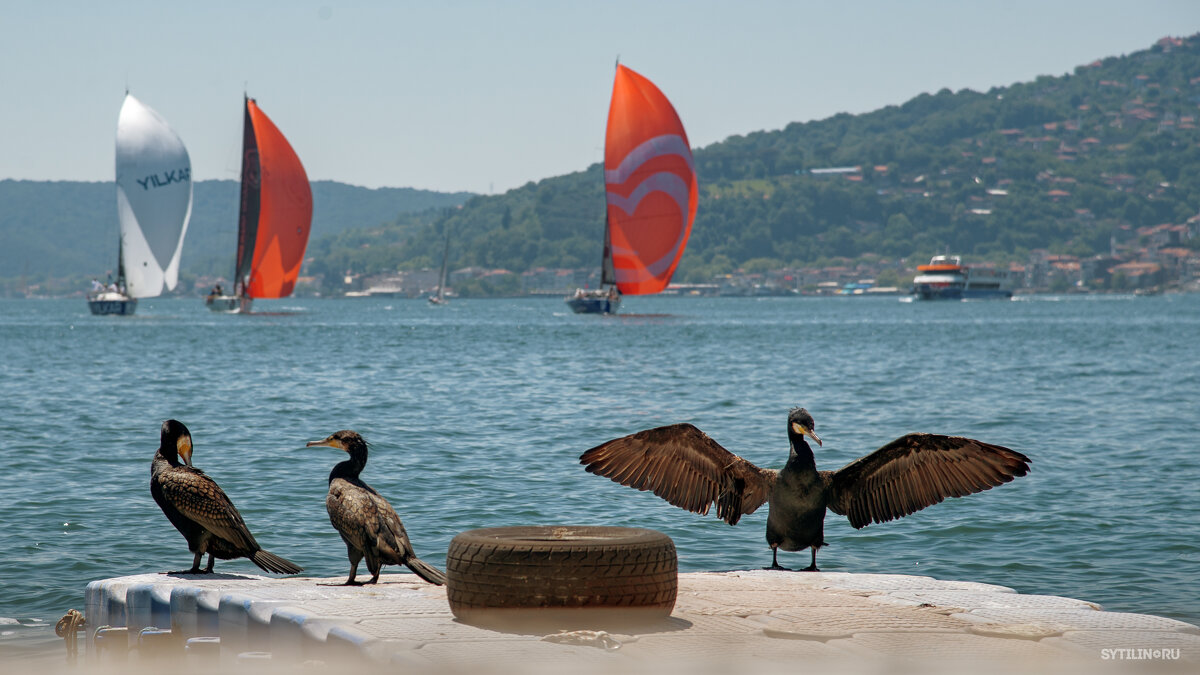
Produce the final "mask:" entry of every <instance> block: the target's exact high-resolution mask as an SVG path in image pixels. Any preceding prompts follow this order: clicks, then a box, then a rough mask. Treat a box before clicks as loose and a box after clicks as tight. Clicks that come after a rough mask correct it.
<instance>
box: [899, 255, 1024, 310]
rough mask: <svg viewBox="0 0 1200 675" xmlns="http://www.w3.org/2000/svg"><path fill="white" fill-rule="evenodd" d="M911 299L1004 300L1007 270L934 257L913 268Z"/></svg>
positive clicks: (1009, 286)
mask: <svg viewBox="0 0 1200 675" xmlns="http://www.w3.org/2000/svg"><path fill="white" fill-rule="evenodd" d="M917 272H918V274H917V276H916V277H915V278H914V279H913V288H912V295H913V296H914V298H916V299H919V300H1007V299H1009V298H1012V294H1013V293H1012V279H1011V277H1010V276H1009V274H1008V271H1007V270H1000V269H996V268H993V267H968V266H966V265H963V264H962V259H961V258H960V257H959V256H956V255H953V256H951V255H937V256H934V257H933V259H932V260H930V261H929V264H928V265H918V266H917Z"/></svg>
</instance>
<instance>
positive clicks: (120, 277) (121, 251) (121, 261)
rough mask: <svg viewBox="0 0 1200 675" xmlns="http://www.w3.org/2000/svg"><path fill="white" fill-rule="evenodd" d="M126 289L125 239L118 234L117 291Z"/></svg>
mask: <svg viewBox="0 0 1200 675" xmlns="http://www.w3.org/2000/svg"><path fill="white" fill-rule="evenodd" d="M123 288H125V237H123V236H122V235H121V233H120V232H117V290H121V289H123Z"/></svg>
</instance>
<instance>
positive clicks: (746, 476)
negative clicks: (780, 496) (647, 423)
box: [579, 424, 778, 525]
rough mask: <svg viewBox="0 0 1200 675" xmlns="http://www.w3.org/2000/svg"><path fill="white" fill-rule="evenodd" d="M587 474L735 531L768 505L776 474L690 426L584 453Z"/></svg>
mask: <svg viewBox="0 0 1200 675" xmlns="http://www.w3.org/2000/svg"><path fill="white" fill-rule="evenodd" d="M579 463H580V464H583V465H584V468H586V469H587V471H588V472H589V473H594V474H596V475H599V476H605V477H607V478H611V479H612V480H614V481H616V482H618V483H621V484H622V485H628V486H629V487H632V488H637V489H638V490H649V491H651V492H653V493H654V494H656V495H658V496H659V497H662V498H663V499H665V500H667V501H668V502H669V503H671V504H674V505H675V506H678V507H680V508H684V509H687V510H688V511H692V512H694V513H700V514H707V513H708V510H709V508H711V507H712V505H713V503H714V502H715V503H716V505H717V517H719V518H720V519H722V520H724V521H725V522H727V523H729V524H730V525H736V524H737V522H738V519H740V518H741V517H742V515H743V514H747V513H754V511H755V510H756V509H757V508H758V507H760V506H762V505H763V502H765V501H767V497H769V496H770V494H771V486H772V485H774V483H775V477H776V476H777V475H778V472H777V471H772V470H769V469H760V468H758V467H757V466H755V465H753V464H751V463H750V462H747V461H746V460H744V459H742V458H741V457H738V456H737V455H735V454H733V453H732V452H729V451H728V450H726V449H725V448H723V447H721V445H720V444H719V443H717V442H716V441H714V440H713V439H711V438H709V437H708V435H707V434H705V433H704V432H703V431H700V430H699V429H697V428H696V427H694V426H692V425H690V424H672V425H670V426H665V427H658V428H655V429H647V430H645V431H639V432H638V433H636V434H632V435H629V436H625V437H623V438H618V439H615V440H611V441H609V442H607V443H603V444H601V445H597V446H596V447H594V448H592V449H591V450H588V451H587V452H585V453H583V455H582V456H580V458H579Z"/></svg>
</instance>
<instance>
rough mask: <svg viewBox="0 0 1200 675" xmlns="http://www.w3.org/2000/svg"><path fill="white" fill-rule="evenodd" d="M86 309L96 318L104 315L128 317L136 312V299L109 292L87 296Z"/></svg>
mask: <svg viewBox="0 0 1200 675" xmlns="http://www.w3.org/2000/svg"><path fill="white" fill-rule="evenodd" d="M88 309H89V310H90V311H91V312H92V314H95V315H96V316H101V315H105V314H113V315H116V316H129V315H131V314H133V313H134V312H136V311H137V298H131V297H129V296H128V295H125V294H124V293H113V292H111V291H106V292H104V293H96V294H94V295H89V296H88Z"/></svg>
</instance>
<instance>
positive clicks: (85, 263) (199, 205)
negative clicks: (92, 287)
mask: <svg viewBox="0 0 1200 675" xmlns="http://www.w3.org/2000/svg"><path fill="white" fill-rule="evenodd" d="M312 188H313V226H312V233H313V235H312V236H313V237H314V238H317V237H321V236H329V235H332V234H336V233H338V232H341V231H343V230H346V229H350V228H367V227H373V226H377V225H379V224H381V223H388V222H393V221H395V219H396V216H397V214H399V213H407V212H414V211H424V210H427V209H436V208H442V207H447V206H455V205H458V204H461V203H463V202H464V201H465V200H466V199H467V198H468V197H470V196H471V195H470V193H462V192H460V193H442V192H431V191H427V190H414V189H411V188H379V189H368V188H363V187H357V186H354V185H346V184H344V183H336V182H331V181H316V182H314V183H313V184H312ZM238 199H239V186H238V183H237V182H235V181H200V182H197V183H196V184H195V186H194V192H193V204H192V219H191V223H190V224H189V226H188V232H187V237H186V239H185V243H184V252H183V258H182V260H181V270H182V272H184V273H185V274H190V275H199V274H225V275H229V274H230V272H231V271H232V267H233V255H234V247H235V245H236V237H237V211H238ZM0 242H3V245H0V279H9V280H13V279H17V278H20V277H24V281H25V282H26V283H37V282H41V281H44V280H47V279H54V278H63V277H91V276H103V275H104V273H105V271H106V270H111V269H114V268H115V266H116V256H117V209H116V188H115V186H114V185H113V183H111V182H95V183H86V182H71V181H61V182H47V181H15V180H3V181H0Z"/></svg>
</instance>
